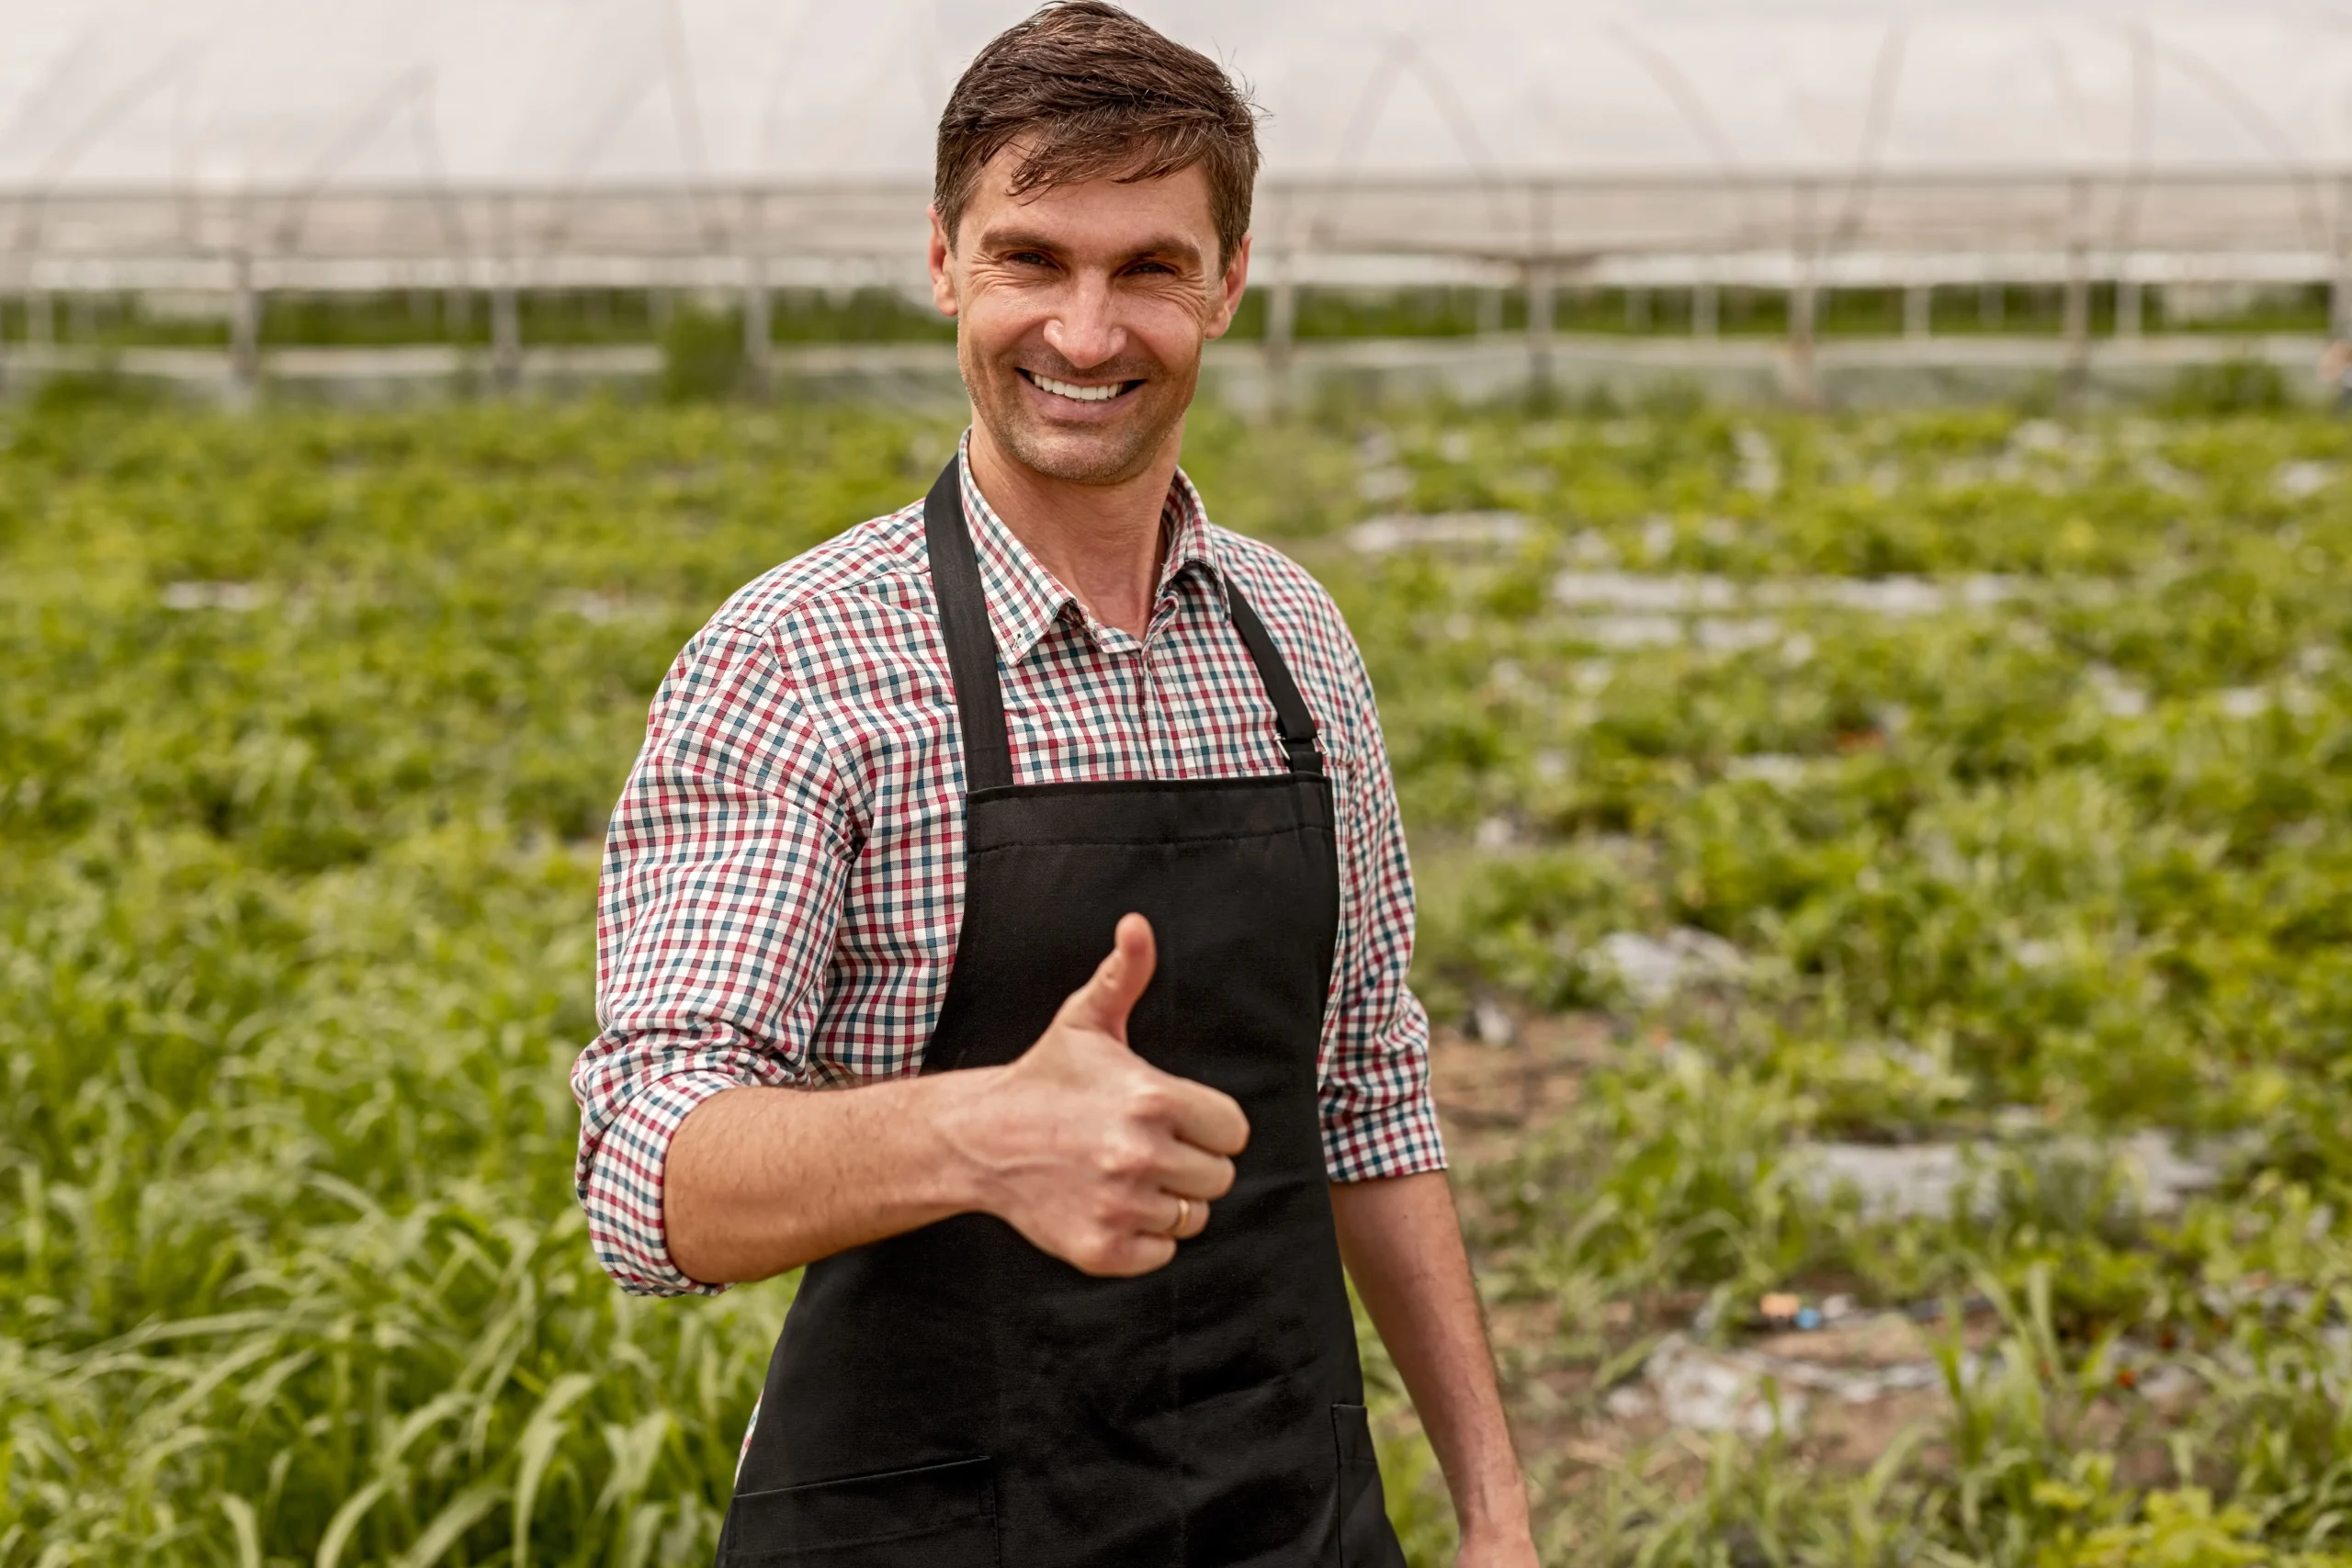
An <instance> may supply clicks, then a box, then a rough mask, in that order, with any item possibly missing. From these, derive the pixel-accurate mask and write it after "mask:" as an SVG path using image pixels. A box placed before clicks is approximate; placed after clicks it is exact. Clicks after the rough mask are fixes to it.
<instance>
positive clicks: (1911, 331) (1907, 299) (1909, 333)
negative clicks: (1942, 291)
mask: <svg viewBox="0 0 2352 1568" xmlns="http://www.w3.org/2000/svg"><path fill="white" fill-rule="evenodd" d="M1935 332H1936V291H1935V290H1934V289H1933V288H1930V287H1928V285H1927V284H1924V283H1915V284H1913V285H1912V286H1911V287H1910V288H1906V289H1905V290H1904V291H1903V335H1904V336H1905V337H1907V338H1915V339H1924V338H1929V337H1933V336H1934V335H1935Z"/></svg>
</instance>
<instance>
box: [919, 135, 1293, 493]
mask: <svg viewBox="0 0 2352 1568" xmlns="http://www.w3.org/2000/svg"><path fill="white" fill-rule="evenodd" d="M1020 156H1021V153H1020V150H1019V149H1018V148H1008V149H1006V150H1005V151H1004V152H1000V153H999V154H998V155H997V156H996V158H995V159H994V160H992V161H991V162H990V163H989V165H988V166H987V167H986V168H985V169H983V170H982V171H981V175H980V179H979V183H978V188H977V189H976V190H975V191H974V192H973V196H972V199H971V201H970V202H969V203H968V204H967V206H966V207H965V209H964V216H963V220H962V222H961V223H960V224H959V225H958V229H957V235H956V245H955V246H954V247H953V248H952V249H951V248H950V247H949V246H948V243H947V236H946V234H945V232H944V230H942V228H941V227H940V223H939V214H938V213H937V211H936V210H934V211H933V213H932V236H931V280H932V294H933V298H934V299H936V300H937V301H938V303H939V308H940V310H943V311H944V312H945V313H946V314H948V315H951V316H954V317H956V321H957V326H956V358H957V360H958V362H959V364H960V366H961V368H962V370H963V373H964V383H965V385H966V386H967V388H969V389H970V390H971V394H972V408H973V412H974V413H975V414H976V416H977V417H978V421H979V423H981V424H982V425H983V426H984V427H985V428H986V430H987V432H988V434H989V436H990V437H992V438H993V440H994V442H995V445H996V446H998V447H999V448H1000V449H1001V451H1002V452H1003V453H1004V455H1005V456H1007V457H1011V458H1012V460H1013V461H1015V462H1018V463H1020V464H1021V465H1023V467H1025V468H1031V469H1033V470H1035V472H1037V473H1039V474H1042V475H1045V476H1046V477H1047V478H1050V479H1063V480H1067V481H1070V482H1073V483H1078V484H1118V483H1121V482H1123V481H1125V480H1127V479H1134V478H1135V477H1136V476H1137V475H1138V474H1141V473H1142V472H1144V471H1145V470H1146V469H1148V468H1149V467H1150V466H1151V463H1152V460H1153V459H1154V458H1155V457H1158V456H1159V454H1160V453H1161V452H1163V451H1164V450H1166V449H1167V448H1168V447H1169V446H1170V445H1171V444H1173V443H1175V442H1177V441H1179V440H1181V439H1182V430H1183V423H1184V411H1185V409H1186V408H1187V407H1189V406H1190V405H1191V403H1192V400H1193V387H1194V385H1195V384H1196V383H1197V382H1198V381H1199V379H1200V369H1201V346H1202V345H1203V344H1205V343H1206V342H1207V341H1208V340H1209V339H1211V338H1213V337H1217V336H1220V335H1222V334H1223V333H1224V332H1225V330H1226V328H1227V327H1228V326H1229V325H1231V324H1232V321H1233V312H1234V310H1235V308H1236V307H1237V306H1238V304H1239V303H1240V300H1241V290H1242V287H1243V284H1244V282H1245V281H1246V279H1247V277H1248V275H1249V256H1250V246H1249V242H1248V241H1247V240H1244V241H1243V242H1242V243H1241V244H1240V246H1239V247H1238V249H1237V251H1236V253H1235V254H1234V255H1233V256H1232V257H1231V258H1229V260H1227V262H1226V263H1225V264H1224V265H1219V258H1218V256H1217V239H1216V222H1215V221H1214V220H1213V219H1212V218H1211V216H1210V212H1209V186H1208V179H1207V176H1206V175H1204V174H1203V173H1202V171H1201V170H1200V169H1199V168H1198V167H1197V166H1195V167H1193V168H1189V169H1180V170H1178V171H1177V172H1176V173H1175V174H1173V175H1168V176H1167V177H1166V178H1164V179H1157V180H1142V181H1137V182H1136V183H1134V184H1132V185H1122V184H1120V183H1118V182H1117V181H1114V180H1092V181H1089V182H1088V183H1086V184H1084V185H1069V186H1054V187H1052V188H1050V189H1048V190H1046V192H1045V193H1044V194H1042V195H1031V196H1028V197H1023V198H1020V199H1016V198H1014V197H1012V194H1011V193H1010V192H1009V190H1008V189H1007V188H1006V187H1007V185H1008V183H1009V181H1010V178H1011V175H1012V170H1013V169H1014V168H1016V167H1017V166H1018V165H1019V163H1020Z"/></svg>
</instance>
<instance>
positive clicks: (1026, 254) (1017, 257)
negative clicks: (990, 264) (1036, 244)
mask: <svg viewBox="0 0 2352 1568" xmlns="http://www.w3.org/2000/svg"><path fill="white" fill-rule="evenodd" d="M1004 259H1005V260H1007V261H1009V262H1011V263H1012V265H1015V266H1048V265H1052V263H1051V260H1050V258H1048V257H1047V256H1046V254H1045V253H1044V252H1043V251H1015V252H1013V253H1012V254H1011V255H1009V256H1007V257H1005V258H1004Z"/></svg>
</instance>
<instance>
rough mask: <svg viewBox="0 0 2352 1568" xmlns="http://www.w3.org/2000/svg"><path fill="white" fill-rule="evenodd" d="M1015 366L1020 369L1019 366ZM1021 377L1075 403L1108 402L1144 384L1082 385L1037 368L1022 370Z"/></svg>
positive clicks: (1132, 382) (1037, 386)
mask: <svg viewBox="0 0 2352 1568" xmlns="http://www.w3.org/2000/svg"><path fill="white" fill-rule="evenodd" d="M1014 368H1016V369H1019V367H1017V366H1016V367H1014ZM1021 378H1022V379H1023V380H1024V381H1026V382H1028V383H1029V384H1030V385H1031V386H1033V387H1035V388H1036V389H1038V390H1039V391H1042V392H1051V393H1052V394H1053V395H1054V396H1056V397H1057V398H1068V399H1069V400H1070V401H1072V402H1074V403H1107V402H1109V401H1110V400H1112V399H1113V398H1115V397H1118V396H1120V395H1121V394H1122V393H1125V392H1128V391H1132V390H1134V389H1136V388H1137V387H1140V386H1142V385H1143V383H1142V382H1141V381H1105V382H1103V384H1102V385H1101V386H1099V387H1082V386H1080V385H1079V384H1078V383H1077V382H1075V381H1057V380H1055V379H1054V378H1052V377H1051V376H1040V375H1038V374H1037V373H1036V372H1035V370H1022V371H1021Z"/></svg>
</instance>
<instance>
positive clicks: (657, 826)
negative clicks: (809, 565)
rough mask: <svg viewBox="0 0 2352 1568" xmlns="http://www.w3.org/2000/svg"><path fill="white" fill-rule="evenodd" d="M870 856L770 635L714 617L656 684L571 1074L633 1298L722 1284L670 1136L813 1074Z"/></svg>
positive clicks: (599, 1228)
mask: <svg viewBox="0 0 2352 1568" xmlns="http://www.w3.org/2000/svg"><path fill="white" fill-rule="evenodd" d="M854 853H855V839H854V816H853V813H852V811H851V810H850V808H849V807H848V805H847V803H846V801H845V798H844V792H843V791H842V789H841V788H840V786H839V782H838V778H837V774H836V773H835V770H834V768H833V767H832V765H831V759H830V757H829V756H828V754H827V751H826V749H825V747H824V745H823V743H822V741H821V739H820V737H819V736H818V735H817V733H816V732H815V729H814V728H813V726H811V725H810V723H809V721H808V718H807V716H806V715H805V714H804V712H803V710H802V708H801V705H800V704H799V702H798V700H797V694H796V693H795V691H794V689H793V686H792V683H791V682H790V679H789V678H788V676H787V675H786V673H785V671H784V670H783V668H782V666H781V665H780V664H779V662H778V661H777V660H776V659H775V656H774V654H773V651H772V650H771V649H770V648H769V647H768V645H767V643H766V641H765V639H764V638H763V637H760V636H758V635H756V634H755V633H753V632H752V631H750V630H747V629H744V628H740V627H734V626H724V625H714V626H710V627H707V628H706V629H705V630H704V631H703V633H702V634H701V635H699V636H698V637H695V640H694V641H693V642H691V643H689V644H688V645H687V646H686V649H685V650H684V652H683V653H681V654H680V655H679V656H678V660H677V662H676V663H675V664H674V665H673V666H672V668H671V670H670V672H669V674H668V676H667V677H666V678H665V679H664V680H663V682H662V687H661V690H660V691H659V692H658V693H657V694H656V695H655V697H654V700H653V707H652V712H651V715H650V718H649V720H648V724H647V732H646V741H645V747H644V749H643V750H641V751H640V752H639V754H638V760H637V763H636V766H635V767H634V768H632V769H631V770H630V773H629V778H628V784H627V785H626V786H625V787H624V789H623V791H622V794H621V798H620V802H619V805H618V806H617V807H616V808H615V810H614V813H613V819H612V826H611V828H610V829H609V831H608V833H607V836H606V840H605V861H604V871H603V878H602V882H601V885H600V887H599V892H598V909H597V921H596V1017H597V1023H598V1026H599V1031H600V1032H599V1033H598V1035H597V1037H596V1039H595V1041H594V1043H592V1044H590V1045H589V1046H588V1047H587V1049H586V1050H584V1051H582V1053H581V1055H580V1057H579V1060H578V1062H577V1063H576V1064H575V1065H574V1066H573V1068H572V1074H571V1088H572V1094H573V1096H574V1098H576V1099H577V1100H579V1102H580V1153H579V1160H578V1165H577V1167H576V1169H575V1172H574V1175H575V1180H576V1182H577V1185H578V1190H579V1194H580V1202H581V1206H582V1209H583V1210H585V1211H586V1213H587V1216H588V1233H589V1237H590V1241H591V1244H592V1245H593V1246H594V1249H595V1253H596V1258H597V1260H598V1261H599V1262H600V1263H601V1264H603V1266H604V1268H605V1271H606V1272H608V1273H610V1274H611V1275H612V1276H613V1278H614V1279H616V1280H619V1281H620V1283H621V1284H622V1285H623V1286H624V1287H626V1288H627V1289H628V1290H630V1291H632V1292H638V1293H639V1294H644V1295H681V1294H685V1293H687V1292H713V1291H715V1290H716V1289H718V1287H714V1286H707V1285H702V1284H698V1283H697V1282H695V1280H690V1279H688V1278H687V1277H686V1276H685V1275H684V1274H683V1273H681V1272H680V1271H679V1269H678V1268H677V1266H676V1264H674V1263H673V1262H672V1261H671V1258H670V1247H669V1238H668V1234H667V1230H666V1227H665V1225H664V1224H663V1218H662V1178H663V1169H664V1166H665V1164H666V1162H667V1160H668V1156H669V1150H670V1143H671V1140H672V1138H673V1137H674V1136H675V1135H676V1133H677V1130H678V1127H679V1124H680V1123H682V1122H684V1120H685V1119H686V1116H687V1113H688V1112H690V1111H693V1110H694V1108H695V1106H697V1105H699V1104H701V1103H702V1102H703V1101H704V1100H707V1099H708V1098H710V1096H712V1095H714V1094H717V1093H718V1092H719V1091H720V1090H722V1089H732V1088H736V1087H739V1086H742V1085H752V1084H768V1085H779V1086H793V1085H799V1084H804V1083H806V1082H808V1081H809V1055H808V1052H809V1041H810V1039H811V1038H813V1036H814V1032H815V1028H816V1023H817V1018H818V1012H819V1009H820V1005H821V1003H822V1000H823V994H824V976H825V969H826V965H827V963H828V961H829V959H830V956H831V951H832V945H833V936H834V931H835V927H836V925H837V924H838V922H839V919H840V913H841V903H842V887H843V883H844V879H845V876H846V872H847V867H848V865H849V864H850V863H851V861H852V860H853V858H854Z"/></svg>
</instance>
